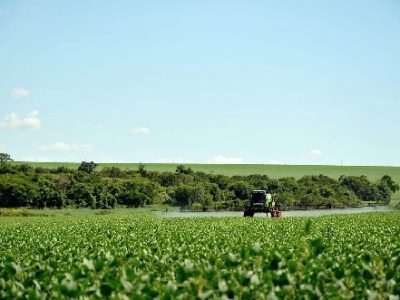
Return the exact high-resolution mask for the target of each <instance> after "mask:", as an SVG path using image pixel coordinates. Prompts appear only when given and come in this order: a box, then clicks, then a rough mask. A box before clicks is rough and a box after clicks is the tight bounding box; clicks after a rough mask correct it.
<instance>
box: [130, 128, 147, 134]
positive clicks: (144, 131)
mask: <svg viewBox="0 0 400 300" xmlns="http://www.w3.org/2000/svg"><path fill="white" fill-rule="evenodd" d="M131 133H132V134H135V135H149V134H150V129H149V128H146V127H138V128H133V129H131Z"/></svg>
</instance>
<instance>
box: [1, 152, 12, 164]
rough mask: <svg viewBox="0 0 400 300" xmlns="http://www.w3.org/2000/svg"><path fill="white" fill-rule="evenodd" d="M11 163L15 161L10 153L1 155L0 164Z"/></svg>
mask: <svg viewBox="0 0 400 300" xmlns="http://www.w3.org/2000/svg"><path fill="white" fill-rule="evenodd" d="M9 161H13V159H12V158H11V156H10V154H8V153H0V163H6V162H9Z"/></svg>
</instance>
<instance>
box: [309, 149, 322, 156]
mask: <svg viewBox="0 0 400 300" xmlns="http://www.w3.org/2000/svg"><path fill="white" fill-rule="evenodd" d="M310 154H311V155H314V156H321V155H322V151H321V150H320V149H315V148H314V149H311V150H310Z"/></svg>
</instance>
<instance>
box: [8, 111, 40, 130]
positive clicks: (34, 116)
mask: <svg viewBox="0 0 400 300" xmlns="http://www.w3.org/2000/svg"><path fill="white" fill-rule="evenodd" d="M41 127H42V123H41V121H40V119H39V112H38V111H37V110H34V111H32V112H30V113H29V114H27V115H26V116H25V117H24V118H20V117H19V116H18V115H17V114H16V113H11V114H8V115H7V116H5V118H3V119H2V120H0V128H12V129H32V130H39V129H40V128H41Z"/></svg>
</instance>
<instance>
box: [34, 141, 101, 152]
mask: <svg viewBox="0 0 400 300" xmlns="http://www.w3.org/2000/svg"><path fill="white" fill-rule="evenodd" d="M39 149H40V150H43V151H55V152H63V153H68V152H76V151H87V152H90V151H92V150H93V146H92V145H90V144H68V143H62V142H56V143H53V144H47V145H40V146H39Z"/></svg>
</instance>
